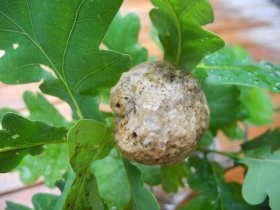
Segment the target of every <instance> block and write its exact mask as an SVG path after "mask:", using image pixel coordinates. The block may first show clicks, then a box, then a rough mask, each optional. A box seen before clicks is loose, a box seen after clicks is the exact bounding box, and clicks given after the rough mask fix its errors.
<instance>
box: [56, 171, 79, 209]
mask: <svg viewBox="0 0 280 210" xmlns="http://www.w3.org/2000/svg"><path fill="white" fill-rule="evenodd" d="M74 179H75V173H74V172H73V170H72V169H71V168H69V169H68V171H67V174H66V181H65V183H64V185H63V191H62V193H61V195H60V197H59V199H58V201H57V203H56V205H55V207H54V208H53V210H61V209H62V208H63V205H64V203H65V201H66V198H67V195H68V193H69V191H70V189H71V186H72V184H73V181H74ZM63 181H64V180H63ZM56 186H57V187H59V181H58V182H57V183H56Z"/></svg>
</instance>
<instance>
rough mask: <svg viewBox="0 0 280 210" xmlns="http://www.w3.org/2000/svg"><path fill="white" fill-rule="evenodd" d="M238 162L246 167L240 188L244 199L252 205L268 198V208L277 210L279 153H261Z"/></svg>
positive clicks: (279, 175)
mask: <svg viewBox="0 0 280 210" xmlns="http://www.w3.org/2000/svg"><path fill="white" fill-rule="evenodd" d="M240 162H242V163H244V164H246V165H247V166H248V172H247V173H246V176H245V180H244V183H243V188H242V195H243V197H244V199H245V200H246V201H247V202H248V203H250V204H253V205H256V204H260V203H262V202H263V201H264V200H265V199H266V196H267V195H268V196H269V204H270V207H271V208H272V209H273V210H274V209H275V210H277V209H279V207H280V201H279V194H278V192H279V188H280V184H279V182H278V180H279V177H280V151H279V150H278V151H276V152H274V153H272V154H271V153H270V152H269V151H265V150H263V152H262V153H261V154H260V153H259V154H258V155H257V156H255V157H245V158H242V159H241V160H240Z"/></svg>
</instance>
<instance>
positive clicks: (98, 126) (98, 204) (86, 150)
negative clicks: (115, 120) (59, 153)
mask: <svg viewBox="0 0 280 210" xmlns="http://www.w3.org/2000/svg"><path fill="white" fill-rule="evenodd" d="M112 131H113V129H112V127H111V126H106V125H104V124H102V123H100V122H98V121H94V120H80V121H79V122H78V123H77V124H76V125H75V126H74V127H72V128H71V129H70V131H69V134H68V145H69V146H68V149H69V156H70V163H71V166H72V169H73V170H74V172H75V174H76V179H75V180H74V182H73V184H72V186H71V189H70V191H69V193H68V195H67V199H66V202H65V204H64V207H63V209H67V210H69V209H85V210H86V209H104V204H103V202H102V200H101V198H100V196H99V192H98V189H97V182H96V178H95V176H94V175H93V174H92V173H91V166H92V164H93V163H94V161H96V160H98V159H102V158H104V157H106V156H107V155H108V154H109V153H110V151H111V149H112V147H113V146H114V135H113V132H112ZM77 192H79V193H78V194H77Z"/></svg>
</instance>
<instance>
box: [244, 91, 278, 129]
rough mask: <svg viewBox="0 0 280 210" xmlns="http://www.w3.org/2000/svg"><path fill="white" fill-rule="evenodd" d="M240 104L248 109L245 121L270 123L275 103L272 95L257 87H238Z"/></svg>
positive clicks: (261, 123) (262, 123) (254, 123)
mask: <svg viewBox="0 0 280 210" xmlns="http://www.w3.org/2000/svg"><path fill="white" fill-rule="evenodd" d="M240 89H241V97H240V100H241V102H242V104H243V105H244V106H245V107H246V108H247V110H249V113H248V117H247V119H246V121H247V122H248V123H250V124H253V125H257V126H260V125H265V124H270V123H272V116H273V115H274V114H275V105H274V104H273V101H272V97H271V96H270V95H269V94H268V93H267V92H266V91H265V90H262V89H259V88H245V87H243V88H240Z"/></svg>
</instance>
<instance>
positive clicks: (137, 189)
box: [123, 160, 160, 210]
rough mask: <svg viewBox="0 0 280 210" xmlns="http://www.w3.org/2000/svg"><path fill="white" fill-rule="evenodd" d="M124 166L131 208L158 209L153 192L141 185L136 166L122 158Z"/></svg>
mask: <svg viewBox="0 0 280 210" xmlns="http://www.w3.org/2000/svg"><path fill="white" fill-rule="evenodd" d="M123 163H124V167H125V170H126V173H127V176H128V181H129V185H130V189H131V192H132V193H131V209H132V210H140V209H141V210H142V209H153V210H159V209H160V207H159V204H158V203H157V201H156V199H155V197H154V196H153V194H152V193H151V192H150V191H149V190H147V189H146V188H145V187H144V186H143V182H142V180H141V174H140V172H139V170H138V169H137V167H136V166H134V165H132V164H131V163H130V162H129V161H127V160H123Z"/></svg>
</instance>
